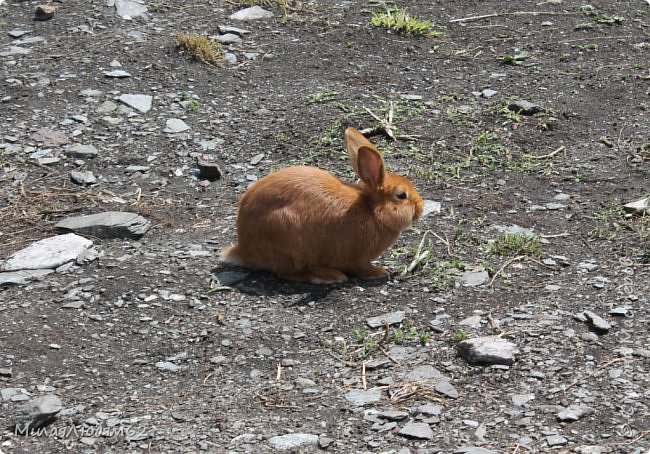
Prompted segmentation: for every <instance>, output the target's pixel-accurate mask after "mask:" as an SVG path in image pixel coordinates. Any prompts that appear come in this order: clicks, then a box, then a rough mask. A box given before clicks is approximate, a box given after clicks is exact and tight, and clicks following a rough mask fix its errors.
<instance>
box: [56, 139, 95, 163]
mask: <svg viewBox="0 0 650 454" xmlns="http://www.w3.org/2000/svg"><path fill="white" fill-rule="evenodd" d="M63 152H64V153H65V155H66V156H68V157H69V158H73V159H88V158H91V159H92V158H94V157H96V156H97V154H98V151H97V148H95V147H94V146H93V145H83V144H80V143H76V144H74V145H69V146H67V147H66V148H65V150H63Z"/></svg>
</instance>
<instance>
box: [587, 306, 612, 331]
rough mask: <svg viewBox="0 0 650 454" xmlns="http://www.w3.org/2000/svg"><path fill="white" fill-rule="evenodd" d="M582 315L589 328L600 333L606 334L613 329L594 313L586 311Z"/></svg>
mask: <svg viewBox="0 0 650 454" xmlns="http://www.w3.org/2000/svg"><path fill="white" fill-rule="evenodd" d="M582 315H583V317H584V318H585V320H586V322H587V323H588V324H589V326H591V327H592V328H593V329H594V331H596V332H598V333H601V334H604V333H606V332H608V331H609V330H610V329H611V325H610V324H609V323H608V322H607V321H606V320H605V319H604V318H602V317H601V316H600V315H598V314H596V313H594V312H592V311H584V312H583V313H582Z"/></svg>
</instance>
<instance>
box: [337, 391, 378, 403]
mask: <svg viewBox="0 0 650 454" xmlns="http://www.w3.org/2000/svg"><path fill="white" fill-rule="evenodd" d="M343 397H345V400H347V401H348V402H350V403H351V404H352V405H355V406H357V407H361V406H363V405H367V404H372V403H375V402H378V401H379V400H381V390H378V389H372V390H364V389H353V390H352V391H348V392H347V393H345V394H344V395H343Z"/></svg>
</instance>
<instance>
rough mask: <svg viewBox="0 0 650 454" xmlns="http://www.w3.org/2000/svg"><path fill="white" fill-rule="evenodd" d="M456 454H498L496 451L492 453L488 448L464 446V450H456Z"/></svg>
mask: <svg viewBox="0 0 650 454" xmlns="http://www.w3.org/2000/svg"><path fill="white" fill-rule="evenodd" d="M454 454H497V453H496V451H492V450H490V449H486V448H480V447H478V446H463V447H462V448H456V449H455V450H454Z"/></svg>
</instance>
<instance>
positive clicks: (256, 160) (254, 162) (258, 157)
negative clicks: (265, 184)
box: [250, 153, 265, 166]
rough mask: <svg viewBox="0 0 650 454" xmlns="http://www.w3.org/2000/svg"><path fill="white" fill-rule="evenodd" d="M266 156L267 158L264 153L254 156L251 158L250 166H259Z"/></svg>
mask: <svg viewBox="0 0 650 454" xmlns="http://www.w3.org/2000/svg"><path fill="white" fill-rule="evenodd" d="M264 156H265V155H264V153H258V154H256V155H255V156H253V157H252V158H251V160H250V164H251V165H252V166H256V165H257V164H259V163H260V162H262V160H263V159H264Z"/></svg>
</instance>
